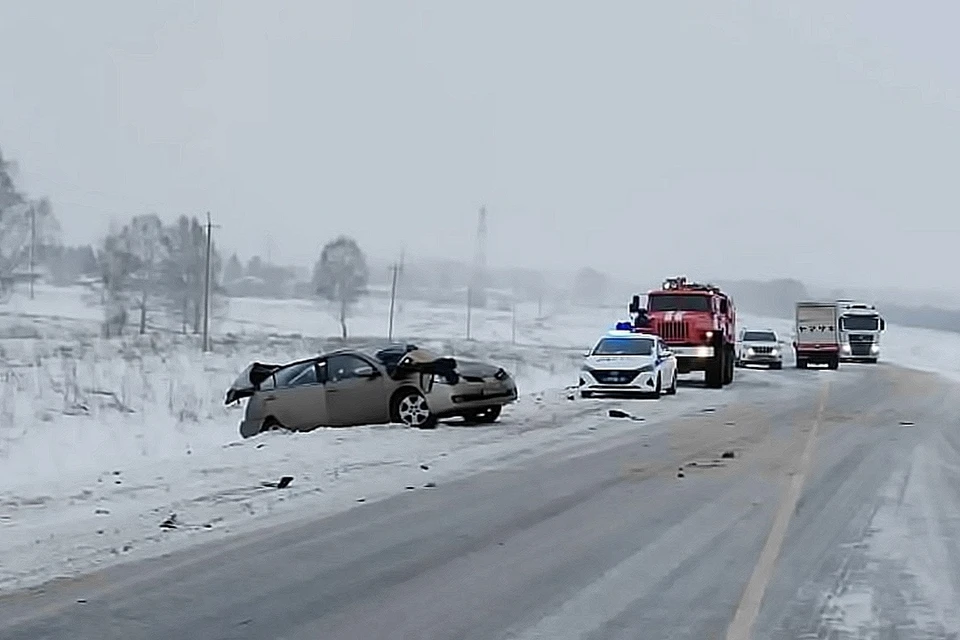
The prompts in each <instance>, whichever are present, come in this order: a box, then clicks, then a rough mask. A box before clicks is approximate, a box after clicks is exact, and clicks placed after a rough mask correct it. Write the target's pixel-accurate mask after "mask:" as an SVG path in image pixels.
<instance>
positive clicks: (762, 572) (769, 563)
mask: <svg viewBox="0 0 960 640" xmlns="http://www.w3.org/2000/svg"><path fill="white" fill-rule="evenodd" d="M829 392H830V385H829V382H828V383H827V384H825V385H824V386H823V391H822V392H821V394H820V405H819V407H818V408H817V417H816V418H815V419H814V421H813V426H812V427H811V428H810V433H808V434H807V442H806V445H805V446H804V448H803V454H802V455H801V456H800V464H799V468H798V469H797V470H796V472H794V474H793V475H792V476H791V477H790V482H789V483H788V484H787V487H786V489H785V491H784V493H783V497H782V498H781V499H780V504H779V506H778V508H777V514H776V516H775V517H774V519H773V526H771V527H770V533H769V534H768V535H767V541H766V543H765V544H764V546H763V551H761V552H760V558H759V559H758V560H757V565H756V566H755V567H754V568H753V574H751V576H750V580H749V581H748V582H747V586H746V588H745V589H744V590H743V595H742V596H741V598H740V604H739V605H738V606H737V611H736V613H734V615H733V620H732V621H731V622H730V626H729V627H728V628H727V640H751V638H752V634H753V625H754V623H755V622H756V620H757V615H759V613H760V605H761V604H762V603H763V596H764V593H766V590H767V586H768V585H769V584H770V579H771V577H773V570H774V568H776V564H777V558H779V557H780V549H781V548H782V547H783V540H784V538H786V536H787V527H788V526H789V525H790V519H791V518H792V517H793V512H794V510H795V509H796V508H797V501H798V500H799V499H800V493H801V491H802V490H803V483H804V482H805V481H806V477H807V473H808V472H809V471H810V467H811V465H812V464H813V452H814V449H815V448H816V442H817V432H818V431H819V430H820V424H821V423H822V422H823V413H824V410H825V409H826V406H827V396H828V395H829Z"/></svg>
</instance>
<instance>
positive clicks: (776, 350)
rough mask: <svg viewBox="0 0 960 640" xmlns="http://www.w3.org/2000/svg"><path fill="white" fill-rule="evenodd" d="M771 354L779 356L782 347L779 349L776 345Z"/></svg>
mask: <svg viewBox="0 0 960 640" xmlns="http://www.w3.org/2000/svg"><path fill="white" fill-rule="evenodd" d="M770 355H772V356H778V355H780V349H777V348H776V347H774V348H773V349H771V351H770Z"/></svg>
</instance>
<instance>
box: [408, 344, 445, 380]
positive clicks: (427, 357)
mask: <svg viewBox="0 0 960 640" xmlns="http://www.w3.org/2000/svg"><path fill="white" fill-rule="evenodd" d="M456 368H457V361H456V360H455V359H453V358H450V357H440V356H437V355H436V354H434V353H432V352H430V351H427V350H426V349H414V350H413V351H410V352H408V353H406V354H405V355H404V356H403V357H402V358H400V361H399V362H398V363H397V375H398V376H401V377H402V376H404V375H408V374H410V373H435V374H448V373H450V372H452V371H454V370H456Z"/></svg>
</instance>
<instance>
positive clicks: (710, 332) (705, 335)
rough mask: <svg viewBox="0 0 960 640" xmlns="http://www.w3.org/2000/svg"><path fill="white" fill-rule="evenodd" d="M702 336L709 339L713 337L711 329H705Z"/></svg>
mask: <svg viewBox="0 0 960 640" xmlns="http://www.w3.org/2000/svg"><path fill="white" fill-rule="evenodd" d="M703 337H705V338H706V339H707V340H709V339H710V338H712V337H713V331H707V332H706V333H704V334H703Z"/></svg>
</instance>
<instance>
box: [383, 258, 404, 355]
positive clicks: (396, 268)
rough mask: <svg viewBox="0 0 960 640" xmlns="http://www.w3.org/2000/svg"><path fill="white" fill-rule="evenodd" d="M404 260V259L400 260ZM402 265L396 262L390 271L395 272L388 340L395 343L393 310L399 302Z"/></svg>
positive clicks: (392, 284) (392, 285) (391, 287)
mask: <svg viewBox="0 0 960 640" xmlns="http://www.w3.org/2000/svg"><path fill="white" fill-rule="evenodd" d="M400 259H401V260H402V259H403V258H402V257H401V258H400ZM402 268H403V266H402V263H398V262H395V263H394V264H393V266H392V267H390V270H391V271H393V282H392V283H391V285H390V325H389V328H388V329H387V340H388V341H390V342H393V310H394V309H395V308H396V302H397V276H398V275H399V274H400V269H402Z"/></svg>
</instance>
